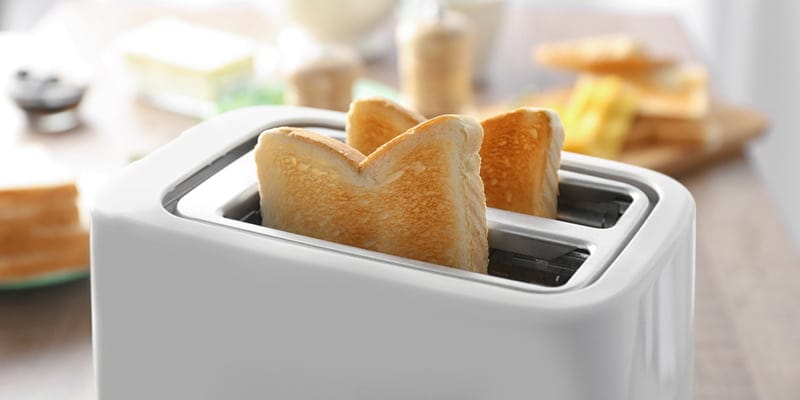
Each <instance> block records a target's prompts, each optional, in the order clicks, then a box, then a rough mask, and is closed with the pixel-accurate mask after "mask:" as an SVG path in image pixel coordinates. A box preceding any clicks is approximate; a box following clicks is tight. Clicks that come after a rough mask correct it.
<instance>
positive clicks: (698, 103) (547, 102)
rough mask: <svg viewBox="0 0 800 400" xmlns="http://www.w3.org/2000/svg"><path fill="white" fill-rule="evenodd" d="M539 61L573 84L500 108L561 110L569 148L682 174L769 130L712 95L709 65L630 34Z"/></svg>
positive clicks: (573, 44)
mask: <svg viewBox="0 0 800 400" xmlns="http://www.w3.org/2000/svg"><path fill="white" fill-rule="evenodd" d="M533 59H534V62H535V63H536V64H538V65H540V66H542V67H544V68H549V69H555V70H561V71H566V72H568V73H574V74H576V80H575V83H574V84H573V85H572V86H570V87H556V88H551V89H547V90H544V91H540V92H537V93H533V94H530V95H526V96H523V97H522V98H521V99H519V100H518V101H516V102H515V103H513V104H511V105H509V104H502V105H500V106H498V107H491V108H489V109H487V110H486V111H485V113H488V114H492V113H494V112H495V111H496V110H497V109H507V108H509V107H520V106H533V107H548V108H552V109H555V110H557V111H558V112H559V114H560V115H561V116H562V119H563V123H564V127H565V131H566V132H567V136H566V140H565V143H564V149H565V150H567V151H573V152H577V153H583V154H588V155H593V156H597V157H603V158H608V159H615V160H619V161H623V162H627V163H630V164H635V165H639V166H642V167H645V168H649V169H654V170H657V171H659V172H663V173H666V174H669V175H673V176H676V175H681V174H685V173H689V172H692V171H694V170H697V169H699V168H702V167H703V166H706V165H709V164H711V163H713V162H714V161H717V160H719V159H722V158H725V157H728V156H731V155H735V154H739V153H741V151H742V149H743V147H744V146H745V145H746V144H747V143H748V142H749V141H751V140H753V139H755V138H756V137H758V136H760V135H761V134H763V133H764V132H765V131H766V129H767V121H766V118H765V117H764V116H763V115H762V114H761V113H760V112H758V111H755V110H751V109H748V108H746V107H740V106H735V105H731V104H729V103H728V102H726V101H723V100H721V99H719V98H717V97H715V96H713V95H712V94H711V90H710V82H709V81H710V79H709V73H708V71H707V69H706V68H705V66H703V65H700V64H697V63H691V62H687V61H683V60H677V59H674V58H671V57H669V56H665V55H662V54H657V53H656V52H654V51H653V50H652V49H651V48H650V47H649V46H648V45H647V43H645V42H643V41H641V40H638V39H637V38H635V37H633V36H629V35H608V36H595V37H585V38H579V39H571V40H565V41H561V42H552V43H545V44H541V45H539V46H537V47H536V48H535V49H534V53H533Z"/></svg>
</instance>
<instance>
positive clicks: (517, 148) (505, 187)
mask: <svg viewBox="0 0 800 400" xmlns="http://www.w3.org/2000/svg"><path fill="white" fill-rule="evenodd" d="M481 125H482V126H483V134H484V137H483V145H482V146H481V151H480V154H481V160H482V161H481V178H483V184H484V187H485V190H486V205H487V206H489V207H495V208H501V209H504V210H509V211H515V212H519V213H524V214H530V215H537V216H541V217H547V218H555V217H556V215H557V214H558V168H559V165H560V163H561V146H562V144H563V143H564V129H563V128H562V127H561V122H560V120H559V118H558V114H556V113H555V112H554V111H550V110H547V109H538V108H518V109H516V110H514V111H511V112H508V113H505V114H500V115H497V116H494V117H491V118H488V119H485V120H483V122H481Z"/></svg>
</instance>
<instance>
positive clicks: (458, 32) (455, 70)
mask: <svg viewBox="0 0 800 400" xmlns="http://www.w3.org/2000/svg"><path fill="white" fill-rule="evenodd" d="M471 35H472V33H471V31H470V29H469V25H468V23H467V21H466V19H465V18H464V17H463V16H461V15H460V14H457V13H454V12H451V11H445V10H443V9H442V8H441V7H436V8H435V11H432V12H429V13H423V14H420V15H417V16H409V17H406V18H404V20H403V21H401V22H400V24H399V25H398V28H397V37H396V38H397V48H398V64H399V65H398V69H399V72H400V89H401V91H402V94H403V97H404V99H405V101H406V102H407V103H408V105H409V106H411V107H412V108H414V109H416V110H417V111H419V112H420V113H422V114H423V115H425V116H426V117H428V118H431V117H435V116H437V115H441V114H457V113H465V112H469V111H470V109H471V107H472V85H471V78H472V65H471V51H472V49H471V47H472V46H471V40H472V37H471Z"/></svg>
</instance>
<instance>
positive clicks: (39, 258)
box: [0, 241, 89, 282]
mask: <svg viewBox="0 0 800 400" xmlns="http://www.w3.org/2000/svg"><path fill="white" fill-rule="evenodd" d="M88 266H89V246H88V241H87V243H86V246H81V247H75V248H69V249H59V250H48V251H41V252H36V253H28V254H22V255H15V256H4V255H0V282H10V281H16V280H19V279H25V278H31V277H34V276H39V275H41V274H46V273H55V272H61V271H72V270H79V269H87V268H88Z"/></svg>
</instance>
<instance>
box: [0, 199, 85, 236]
mask: <svg viewBox="0 0 800 400" xmlns="http://www.w3.org/2000/svg"><path fill="white" fill-rule="evenodd" d="M79 221H80V213H79V210H78V206H77V205H76V204H75V202H74V200H73V201H71V202H65V201H60V200H58V201H55V202H50V201H47V202H33V203H30V204H26V205H14V206H9V207H4V208H0V235H2V234H3V233H4V232H9V231H11V232H13V231H18V230H21V229H27V228H30V227H35V226H36V227H44V226H65V225H72V224H75V223H78V222H79Z"/></svg>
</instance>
